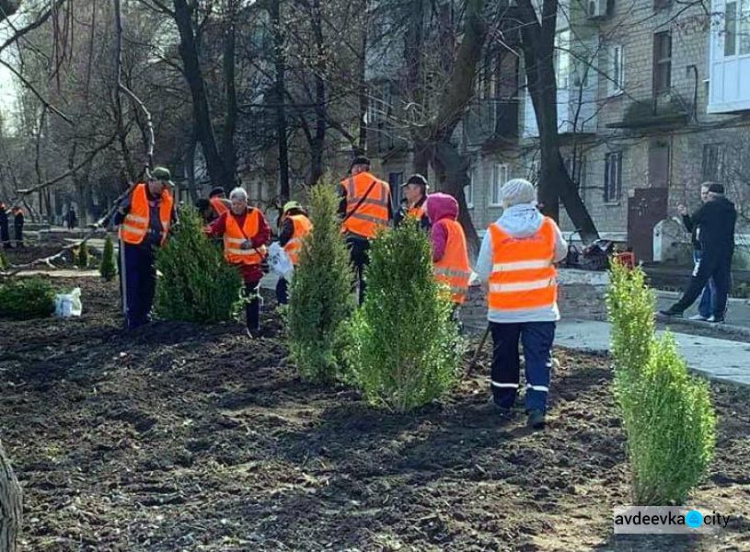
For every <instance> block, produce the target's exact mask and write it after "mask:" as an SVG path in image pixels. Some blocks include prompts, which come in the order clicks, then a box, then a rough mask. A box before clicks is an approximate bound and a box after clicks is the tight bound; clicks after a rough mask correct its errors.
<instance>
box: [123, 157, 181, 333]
mask: <svg viewBox="0 0 750 552" xmlns="http://www.w3.org/2000/svg"><path fill="white" fill-rule="evenodd" d="M170 177H171V175H170V173H169V170H168V169H166V168H164V167H156V168H155V169H154V170H153V172H152V173H151V174H150V176H149V178H148V179H147V181H146V182H145V183H144V182H141V183H139V184H136V186H135V187H134V188H133V191H132V192H131V193H130V195H128V196H127V197H126V198H125V199H124V200H123V201H122V203H120V206H119V207H118V208H117V211H116V212H115V215H114V218H113V223H114V224H115V225H119V227H120V229H119V235H120V255H119V258H118V261H119V266H120V291H121V294H122V306H123V312H124V314H125V327H126V328H127V329H129V330H132V329H135V328H138V327H139V326H142V325H144V324H146V323H148V322H149V321H150V319H151V308H152V307H153V303H154V292H155V291H156V265H155V261H156V250H157V249H159V247H161V246H162V245H164V243H165V242H166V240H167V236H168V235H169V229H170V227H171V226H172V224H173V223H174V221H175V218H176V217H175V210H174V200H173V199H172V194H171V193H170V185H171V181H170Z"/></svg>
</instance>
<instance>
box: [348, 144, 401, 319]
mask: <svg viewBox="0 0 750 552" xmlns="http://www.w3.org/2000/svg"><path fill="white" fill-rule="evenodd" d="M350 173H351V176H349V178H347V179H346V180H343V181H342V182H341V192H340V194H341V203H340V204H339V214H340V215H341V216H342V217H343V220H342V222H341V231H342V232H343V233H344V236H345V238H346V243H347V245H348V246H349V250H350V252H351V261H352V265H353V266H354V275H355V279H356V281H355V285H356V286H357V289H358V290H359V304H360V305H361V304H362V302H363V301H364V298H365V279H364V271H365V267H366V266H367V265H368V264H369V263H370V258H369V250H370V240H371V239H373V238H374V237H375V234H377V232H378V231H379V230H382V229H384V228H388V227H389V226H390V224H391V221H392V220H393V208H392V206H391V188H390V186H389V185H388V183H387V182H383V181H382V180H380V179H378V178H376V177H375V176H374V175H373V174H372V173H370V160H369V159H367V158H366V157H356V158H355V159H354V161H352V165H351V169H350Z"/></svg>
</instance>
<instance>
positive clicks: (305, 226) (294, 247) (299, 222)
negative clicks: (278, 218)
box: [284, 215, 312, 266]
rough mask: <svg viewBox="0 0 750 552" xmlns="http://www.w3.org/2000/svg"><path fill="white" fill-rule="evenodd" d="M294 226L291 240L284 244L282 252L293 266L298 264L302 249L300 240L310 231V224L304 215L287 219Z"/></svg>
mask: <svg viewBox="0 0 750 552" xmlns="http://www.w3.org/2000/svg"><path fill="white" fill-rule="evenodd" d="M289 218H290V219H291V221H292V223H293V224H294V233H293V234H292V239H291V240H289V241H288V242H286V245H285V246H284V251H286V254H287V255H289V260H290V261H292V264H293V265H294V266H297V264H298V263H299V252H300V250H301V249H302V238H304V237H305V236H307V235H308V234H309V233H310V230H312V222H310V219H309V218H307V217H306V216H305V215H292V216H291V217H289Z"/></svg>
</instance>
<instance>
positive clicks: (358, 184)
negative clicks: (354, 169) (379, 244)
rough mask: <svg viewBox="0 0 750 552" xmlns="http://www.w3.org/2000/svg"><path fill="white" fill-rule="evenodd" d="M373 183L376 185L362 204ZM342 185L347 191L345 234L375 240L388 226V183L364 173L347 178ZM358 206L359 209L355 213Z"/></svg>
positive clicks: (343, 226) (343, 227) (389, 189)
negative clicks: (380, 230)
mask: <svg viewBox="0 0 750 552" xmlns="http://www.w3.org/2000/svg"><path fill="white" fill-rule="evenodd" d="M373 182H375V185H374V186H373V187H372V189H371V190H370V193H369V194H367V197H366V198H365V200H364V201H362V203H361V204H360V200H361V199H362V198H363V197H364V195H365V194H366V193H367V190H369V189H370V185H371V184H372V183H373ZM341 185H342V186H343V187H344V189H345V190H346V216H347V219H346V220H345V221H344V223H343V225H342V228H341V230H342V231H343V232H351V233H352V234H358V235H360V236H363V237H365V238H373V237H375V233H376V232H377V231H378V230H379V229H380V228H385V227H387V226H388V221H389V216H388V205H389V198H390V195H391V188H390V186H388V184H387V183H386V182H383V181H382V180H378V179H377V178H375V177H374V176H373V175H371V174H370V173H368V172H363V173H359V174H358V175H356V176H353V177H350V178H347V179H346V180H344V181H343V182H342V183H341ZM357 205H359V207H357V210H356V211H354V208H355V207H356V206H357Z"/></svg>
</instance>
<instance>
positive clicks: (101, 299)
mask: <svg viewBox="0 0 750 552" xmlns="http://www.w3.org/2000/svg"><path fill="white" fill-rule="evenodd" d="M55 283H56V285H60V286H62V287H66V288H72V287H78V286H80V287H81V288H82V290H83V305H84V315H83V316H82V317H81V318H80V319H71V320H57V319H45V320H37V321H27V322H8V321H4V320H3V321H0V397H2V401H0V438H2V441H3V444H4V446H5V448H6V450H7V452H8V454H9V455H10V457H11V459H12V461H13V463H14V467H15V470H16V472H17V475H18V477H19V479H20V480H21V482H22V484H23V487H24V493H25V500H24V515H25V518H24V533H23V540H24V546H23V548H24V549H25V550H33V551H56V552H58V551H68V550H70V551H72V550H91V551H93V550H96V551H105V550H106V551H110V550H112V551H115V550H116V551H126V550H127V551H140V550H144V551H145V550H148V551H176V550H201V551H203V550H205V551H219V550H221V551H257V550H301V551H306V550H310V551H313V550H316V551H317V550H322V549H328V550H420V551H422V550H435V551H438V550H460V551H480V550H522V551H534V550H539V551H557V550H559V551H570V550H634V551H635V550H651V551H653V550H655V551H667V550H669V551H674V550H748V549H750V523H749V522H748V519H750V518H748V517H740V518H739V519H738V520H735V522H733V524H732V525H731V526H730V529H729V530H727V531H726V532H724V533H722V534H721V535H720V536H719V537H718V538H717V537H710V536H706V537H696V536H690V537H682V536H680V537H660V538H656V537H649V536H646V537H638V538H634V537H630V538H622V537H618V538H615V537H614V536H612V522H611V519H612V508H613V506H615V505H622V504H628V503H629V488H628V471H627V466H626V463H625V462H626V458H625V448H624V447H625V436H624V432H623V429H622V426H621V423H620V420H619V418H618V415H617V411H616V409H615V405H614V403H613V400H612V393H611V388H610V385H611V374H610V368H609V364H608V360H607V359H606V358H602V357H596V356H587V355H581V354H572V353H568V352H565V351H558V352H557V358H558V359H559V361H560V364H561V366H560V368H559V369H556V372H555V374H554V377H553V384H552V393H551V413H550V418H549V428H548V429H547V430H546V431H544V432H542V433H532V432H529V431H528V430H526V428H525V427H524V424H523V422H524V419H523V417H522V416H521V417H519V419H518V420H514V421H510V422H501V421H499V420H498V419H497V417H496V416H493V415H492V413H491V412H486V411H484V410H483V408H482V405H483V404H484V403H485V402H486V399H487V396H488V382H487V379H486V377H487V371H488V365H489V354H488V353H489V352H488V351H486V352H485V354H484V356H483V357H482V359H481V362H480V366H479V367H478V369H477V371H476V374H475V375H474V376H472V377H471V378H468V379H467V380H466V381H464V382H463V383H462V384H461V385H460V386H459V388H458V389H456V391H455V392H454V393H453V394H452V395H451V397H450V398H448V399H447V400H445V401H444V402H441V403H439V404H433V405H429V406H428V407H425V408H424V409H422V410H421V411H419V412H417V413H414V414H411V415H393V414H389V413H386V412H383V411H379V410H375V409H373V408H371V407H369V406H368V405H367V404H366V403H365V402H364V401H363V400H362V398H361V396H360V395H359V393H357V392H356V391H355V390H352V389H350V388H347V387H343V386H341V387H335V388H330V387H319V386H314V385H310V384H307V383H305V382H303V381H301V380H300V379H299V378H298V377H297V374H296V372H295V370H294V368H293V367H292V366H291V365H290V362H289V360H288V358H287V350H286V346H285V342H284V337H283V327H282V324H281V321H280V320H279V319H278V317H277V316H275V315H272V314H266V315H265V321H264V322H265V325H266V336H265V337H263V338H261V339H259V340H254V341H251V340H249V339H248V338H247V337H246V335H245V332H244V329H243V326H242V325H241V324H239V323H237V324H235V323H232V324H225V325H218V326H212V327H198V326H194V325H190V324H176V323H155V324H154V325H152V326H151V327H148V328H143V329H141V330H139V331H137V332H135V333H132V334H125V333H123V332H122V331H121V330H120V324H121V319H120V315H119V303H118V299H117V285H116V283H115V282H112V283H109V284H107V283H103V282H101V281H99V280H97V279H93V278H88V279H78V280H70V281H65V280H63V281H60V282H57V281H56V282H55ZM270 304H271V301H268V302H267V306H266V310H267V311H270ZM488 349H489V347H488ZM467 357H468V355H467ZM467 362H468V358H467ZM713 396H714V400H715V402H716V406H717V408H718V412H719V415H720V422H719V436H718V440H719V442H718V447H717V457H716V460H715V461H714V463H713V465H712V468H711V472H710V475H709V478H708V479H707V481H706V482H705V484H703V485H702V486H701V487H700V488H699V489H698V490H697V492H696V494H695V497H694V500H693V504H695V505H698V506H701V507H703V508H706V509H715V510H716V511H719V512H721V513H724V514H733V515H743V516H745V515H747V514H748V513H747V512H743V511H742V508H743V507H744V508H745V509H747V505H748V504H750V443H749V442H748V439H747V435H748V433H749V432H750V401H748V399H749V398H750V393H748V391H747V390H746V389H743V388H738V387H734V386H727V385H716V386H714V387H713Z"/></svg>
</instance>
